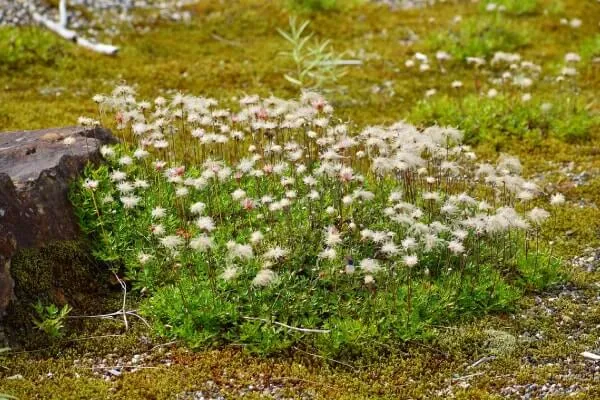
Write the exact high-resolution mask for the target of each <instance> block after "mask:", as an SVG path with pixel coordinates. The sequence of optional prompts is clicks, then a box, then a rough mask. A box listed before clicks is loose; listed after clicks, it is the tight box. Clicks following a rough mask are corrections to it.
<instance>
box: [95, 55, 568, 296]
mask: <svg viewBox="0 0 600 400" xmlns="http://www.w3.org/2000/svg"><path fill="white" fill-rule="evenodd" d="M415 58H416V59H417V61H419V62H420V63H422V64H425V63H426V62H427V60H428V58H427V56H426V55H423V54H420V55H415ZM436 58H437V59H438V60H440V61H444V60H447V59H448V58H449V57H448V55H446V54H442V53H440V54H437V55H436ZM567 59H568V62H570V63H575V62H577V60H576V59H577V57H575V56H574V55H568V57H567ZM470 62H471V63H473V64H475V65H481V64H482V63H484V62H485V60H481V59H473V60H470ZM517 62H520V58H519V57H518V55H511V54H503V53H502V54H500V53H497V54H496V55H495V56H494V59H493V60H492V61H491V64H494V65H500V64H503V63H517ZM524 68H533V67H531V66H529V67H524ZM453 86H454V87H455V88H457V89H459V88H460V87H461V86H462V82H458V81H457V82H454V83H453ZM125 93H126V94H125V95H123V89H120V90H119V91H118V93H117V94H113V95H107V96H101V97H98V98H97V99H96V101H97V102H100V103H101V106H102V109H103V110H114V111H115V112H116V115H117V121H116V124H117V127H118V129H120V130H119V132H121V135H122V138H123V139H124V140H126V141H130V142H132V144H133V145H132V146H129V147H127V148H126V147H121V146H118V147H107V146H104V147H102V149H101V153H102V155H103V156H104V157H105V158H106V159H107V160H108V161H109V162H110V163H111V167H112V169H111V171H110V173H109V175H108V177H107V178H106V182H98V181H96V180H87V181H86V182H85V183H84V184H83V185H84V187H85V188H86V189H90V190H88V192H91V191H93V190H96V189H97V188H99V187H105V186H106V187H109V189H106V190H107V192H106V193H103V196H105V198H108V197H110V198H111V199H112V198H113V196H114V198H118V199H120V202H116V201H112V200H111V201H109V202H106V203H103V207H105V208H106V210H107V211H103V212H105V213H109V212H112V213H114V212H118V209H117V208H118V207H122V208H123V209H126V210H127V216H128V218H133V217H134V216H136V215H139V216H140V218H146V219H145V220H144V221H146V223H147V224H149V225H148V230H145V231H144V232H140V233H139V241H142V242H144V243H145V247H144V248H148V249H151V248H154V251H153V252H148V254H146V253H144V255H143V256H142V255H141V253H140V255H139V256H138V255H137V253H136V256H135V257H132V258H133V259H137V260H138V261H139V262H140V264H146V263H148V261H149V260H150V259H151V258H156V259H159V257H160V256H159V254H158V253H160V252H161V251H165V250H166V254H167V255H168V257H171V258H172V257H182V259H183V257H201V256H202V257H204V258H199V260H200V259H201V260H209V261H207V262H211V263H215V265H216V268H220V269H221V270H220V271H219V274H218V275H215V276H220V278H222V279H223V280H225V281H232V280H234V278H235V280H236V282H239V281H240V279H241V277H250V279H249V280H251V282H248V283H251V286H252V287H254V289H259V288H266V287H269V286H271V285H272V284H273V283H275V282H277V281H281V280H280V279H279V278H280V277H282V276H284V275H285V276H289V277H290V279H292V278H293V279H297V276H298V269H299V268H301V269H302V270H303V271H310V272H307V273H309V274H313V273H314V274H316V275H315V279H316V280H319V279H329V277H330V276H331V274H340V273H341V274H345V275H347V276H349V278H348V279H355V278H352V276H358V278H357V279H356V281H357V282H361V285H360V286H361V287H364V285H367V286H369V287H371V286H372V285H374V284H375V281H376V280H377V282H380V280H379V278H378V276H379V275H382V274H386V273H390V271H391V270H392V269H393V266H395V265H403V266H406V267H408V268H410V270H411V271H412V270H414V271H420V270H422V271H427V274H429V270H430V269H431V268H432V266H431V265H429V266H428V265H427V262H428V261H427V260H432V259H437V257H438V256H439V257H448V258H452V260H454V261H448V262H447V265H448V266H449V265H450V263H451V262H467V261H461V260H465V259H471V258H474V257H476V256H477V257H479V256H480V254H479V253H480V252H482V251H483V250H481V249H489V248H493V247H494V246H496V244H497V243H500V242H501V241H500V240H499V238H502V237H513V238H514V237H518V235H519V233H522V232H523V231H525V230H529V229H531V230H532V231H533V232H539V227H540V226H541V224H543V222H544V221H545V220H546V219H547V218H548V215H549V214H548V212H547V211H545V210H543V209H542V208H539V202H537V199H538V198H539V197H541V195H542V191H541V190H540V189H539V187H538V185H537V184H535V183H534V182H531V181H528V180H526V179H525V178H523V177H522V176H521V175H520V174H521V171H522V167H521V164H520V162H519V161H518V159H516V158H514V157H510V156H503V157H500V159H499V160H498V161H497V162H496V163H495V164H491V163H485V162H483V163H478V162H477V161H476V155H475V154H474V153H473V152H472V150H471V149H470V148H469V146H467V145H465V144H464V143H463V142H462V136H463V135H462V132H460V131H459V130H457V129H455V128H452V127H439V126H433V127H429V128H426V129H417V128H416V127H414V126H412V125H410V124H407V123H405V122H398V123H395V124H392V125H390V126H371V127H366V128H364V129H362V130H360V131H353V130H352V128H351V125H347V124H341V123H335V122H333V121H334V119H333V118H332V112H333V109H332V107H331V106H330V105H329V104H328V103H327V101H326V100H325V99H324V98H322V97H321V96H320V95H318V94H315V93H308V92H307V93H304V94H303V95H302V97H301V98H300V99H299V100H282V99H278V98H274V97H270V98H267V99H261V98H259V97H258V96H250V97H247V98H244V99H243V100H242V101H240V106H239V108H238V109H237V110H235V111H234V110H232V109H230V108H226V107H220V106H219V103H218V102H217V101H215V100H214V99H210V98H205V97H194V96H187V95H177V96H176V97H175V98H173V99H172V100H171V101H169V100H167V99H165V98H158V99H156V100H155V101H154V102H153V103H152V104H151V103H147V102H138V101H137V100H136V99H135V98H134V92H133V90H131V89H127V90H126V91H125ZM496 94H497V93H495V94H494V93H492V94H490V96H495V95H496ZM127 149H135V150H127ZM140 171H142V172H141V173H140ZM534 202H535V203H536V205H538V207H533V203H534ZM563 203H564V196H562V195H561V194H555V195H554V196H552V198H551V204H552V205H553V206H559V205H562V204H563ZM159 222H160V223H159ZM148 231H149V232H150V233H151V234H150V235H148V234H147V233H148ZM521 237H523V238H524V237H525V235H522V236H521ZM153 246H154V247H153ZM188 252H189V253H190V255H187V256H186V254H188ZM489 254H497V252H496V253H494V252H490V253H489ZM349 255H353V256H354V257H357V259H359V260H361V261H360V262H359V263H358V264H357V265H356V266H355V265H354V263H353V262H351V261H344V259H345V257H348V256H349ZM436 255H438V256H436ZM457 256H460V257H457ZM259 260H260V261H259ZM298 260H303V261H302V262H303V263H309V265H302V267H298V262H297V261H298ZM202 262H205V261H202ZM310 263H312V264H310ZM182 264H183V262H182ZM234 264H235V265H234ZM289 265H295V267H294V268H291V269H288V266H289ZM332 271H335V272H332ZM423 274H425V273H424V272H423Z"/></svg>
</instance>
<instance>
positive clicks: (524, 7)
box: [480, 0, 540, 15]
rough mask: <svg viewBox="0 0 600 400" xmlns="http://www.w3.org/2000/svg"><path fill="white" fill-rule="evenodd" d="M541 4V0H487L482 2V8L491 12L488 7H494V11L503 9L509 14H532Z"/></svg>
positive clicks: (502, 10)
mask: <svg viewBox="0 0 600 400" xmlns="http://www.w3.org/2000/svg"><path fill="white" fill-rule="evenodd" d="M491 5H494V6H495V7H494V6H491ZM539 5H540V4H539V0H485V1H483V2H482V3H481V6H480V9H481V10H482V11H484V12H490V11H488V8H489V7H494V9H493V11H501V12H505V13H507V14H512V15H532V14H535V13H537V11H538V7H539Z"/></svg>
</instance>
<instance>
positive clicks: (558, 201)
mask: <svg viewBox="0 0 600 400" xmlns="http://www.w3.org/2000/svg"><path fill="white" fill-rule="evenodd" d="M550 204H551V205H553V206H560V205H563V204H565V196H564V195H563V194H562V193H555V194H554V195H552V197H551V198H550Z"/></svg>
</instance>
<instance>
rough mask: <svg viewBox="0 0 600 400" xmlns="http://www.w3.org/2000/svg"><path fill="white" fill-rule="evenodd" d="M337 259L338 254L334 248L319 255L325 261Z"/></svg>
mask: <svg viewBox="0 0 600 400" xmlns="http://www.w3.org/2000/svg"><path fill="white" fill-rule="evenodd" d="M336 257H337V252H336V251H335V249H332V248H327V249H325V250H323V251H322V252H320V253H319V258H322V259H324V260H335V258H336Z"/></svg>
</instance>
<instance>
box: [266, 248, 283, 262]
mask: <svg viewBox="0 0 600 400" xmlns="http://www.w3.org/2000/svg"><path fill="white" fill-rule="evenodd" d="M287 254H288V251H287V250H286V249H284V248H281V247H279V246H276V247H273V248H271V249H269V250H267V251H266V252H265V253H264V254H263V255H262V256H263V258H264V259H265V260H273V261H276V260H280V259H282V258H283V257H285V256H286V255H287Z"/></svg>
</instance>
